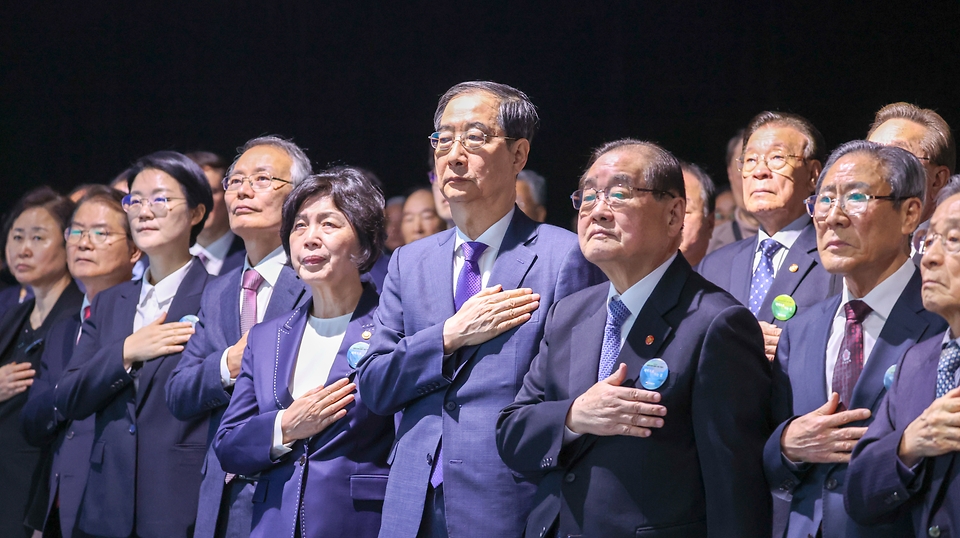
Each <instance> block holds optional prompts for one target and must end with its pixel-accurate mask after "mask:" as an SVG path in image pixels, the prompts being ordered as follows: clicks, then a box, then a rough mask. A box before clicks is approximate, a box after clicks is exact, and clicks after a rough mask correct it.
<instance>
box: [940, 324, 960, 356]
mask: <svg viewBox="0 0 960 538" xmlns="http://www.w3.org/2000/svg"><path fill="white" fill-rule="evenodd" d="M950 342H957V345H960V339H958V338H955V337H954V336H953V330H952V329H950V327H947V330H946V332H944V333H943V344H942V345H941V346H940V350H941V351H942V350H943V348H945V347H947V344H949V343H950Z"/></svg>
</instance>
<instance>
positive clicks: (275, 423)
mask: <svg viewBox="0 0 960 538" xmlns="http://www.w3.org/2000/svg"><path fill="white" fill-rule="evenodd" d="M383 221H384V216H383V196H382V195H381V194H380V191H379V190H378V189H377V188H376V187H374V186H373V185H372V184H371V183H370V182H369V180H367V179H366V178H365V177H364V175H363V174H362V173H360V172H359V171H358V170H356V169H353V168H348V167H337V168H332V169H330V170H327V171H325V172H322V173H320V174H318V175H314V176H310V177H308V178H306V179H305V180H304V181H303V182H302V183H300V184H299V185H297V186H296V187H295V188H294V190H293V192H292V193H290V196H289V197H288V198H287V201H286V202H285V203H284V206H283V221H282V224H281V230H280V235H281V239H282V241H283V246H284V250H286V252H287V255H288V256H289V258H290V262H291V263H292V265H293V269H294V270H295V271H296V272H297V275H298V276H299V277H300V278H301V279H302V280H303V281H304V283H306V284H307V285H308V286H309V287H310V290H311V291H312V294H313V298H312V299H311V300H309V301H307V302H306V303H304V304H303V305H302V306H300V307H299V308H297V309H296V310H294V311H293V312H292V313H291V314H288V315H284V316H281V317H278V318H275V319H273V320H269V321H265V322H263V323H261V324H259V325H256V326H254V327H253V328H252V329H251V331H250V336H249V338H248V340H247V348H246V350H245V351H244V354H243V366H242V370H241V373H240V377H239V378H238V379H237V383H236V385H235V387H234V392H233V397H232V398H231V400H230V405H229V407H227V410H226V412H225V414H224V416H223V420H222V422H221V424H220V429H219V431H217V435H216V438H215V439H214V449H215V450H216V453H217V457H218V458H219V459H220V463H221V465H222V466H223V469H224V471H226V472H227V473H235V474H236V475H248V476H249V475H254V474H259V480H258V482H257V488H256V491H255V493H254V498H253V502H254V509H253V525H252V531H251V536H252V537H273V536H293V535H294V533H296V535H298V536H303V537H324V538H329V537H340V536H342V537H350V538H365V537H370V538H373V537H375V536H377V533H378V532H379V529H380V513H381V509H382V506H383V496H384V492H385V491H386V485H387V474H388V465H387V454H388V453H389V451H390V446H391V445H392V444H393V439H394V423H393V418H392V417H382V416H378V415H375V414H373V413H372V412H371V411H370V410H369V409H367V407H366V406H365V405H364V404H363V402H362V401H361V399H360V396H359V394H356V385H355V384H354V383H353V376H354V374H355V368H356V365H357V362H358V361H359V360H360V358H361V357H363V355H364V354H365V352H366V350H367V347H368V341H369V340H370V337H371V336H372V335H373V327H374V324H373V315H374V312H375V311H376V307H377V303H378V301H379V297H378V296H377V293H376V291H375V289H374V287H373V286H372V285H370V284H365V283H363V282H362V281H361V278H360V275H361V273H363V272H366V271H368V270H369V269H370V268H371V267H373V265H374V263H375V262H376V260H377V256H379V254H380V252H381V251H382V248H383V242H384V239H385V235H386V234H385V232H384V227H383ZM228 479H230V475H228ZM241 479H242V477H241Z"/></svg>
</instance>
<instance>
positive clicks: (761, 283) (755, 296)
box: [750, 238, 783, 316]
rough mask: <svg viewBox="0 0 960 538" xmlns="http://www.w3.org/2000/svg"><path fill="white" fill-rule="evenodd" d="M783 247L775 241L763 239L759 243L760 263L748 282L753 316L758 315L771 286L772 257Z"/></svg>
mask: <svg viewBox="0 0 960 538" xmlns="http://www.w3.org/2000/svg"><path fill="white" fill-rule="evenodd" d="M781 248H783V245H781V244H780V243H778V242H777V240H776V239H769V238H767V239H764V240H763V241H761V242H760V263H759V264H757V270H756V271H754V272H753V281H751V282H750V311H751V312H753V315H754V316H759V315H760V305H762V304H763V300H764V299H766V297H767V292H768V291H770V285H771V284H773V257H774V256H775V255H776V254H777V251H778V250H780V249H781Z"/></svg>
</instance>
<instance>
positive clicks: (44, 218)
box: [0, 187, 83, 537]
mask: <svg viewBox="0 0 960 538" xmlns="http://www.w3.org/2000/svg"><path fill="white" fill-rule="evenodd" d="M72 212H73V202H71V201H70V200H69V199H68V198H66V197H64V196H60V195H59V194H57V193H56V192H54V191H53V190H52V189H50V188H49V187H42V188H40V189H37V190H35V191H32V192H30V193H27V195H25V196H24V197H23V198H21V199H20V201H19V202H17V205H16V207H14V210H13V211H12V212H11V213H10V216H9V217H8V218H7V221H6V223H5V224H4V232H5V233H4V236H5V237H6V245H5V247H6V248H5V255H6V261H7V266H8V267H9V268H10V272H11V273H13V276H14V278H16V279H17V282H18V283H19V284H21V285H23V286H30V287H31V288H33V293H34V297H33V298H31V299H28V300H25V301H24V302H23V303H22V304H20V305H18V306H16V307H14V308H11V309H10V310H8V311H7V312H6V313H5V314H4V315H3V318H2V319H0V476H2V477H3V487H0V536H5V537H6V536H10V537H16V536H30V534H31V532H32V530H31V528H28V527H27V526H26V525H25V524H24V523H25V521H24V520H25V518H26V519H27V521H26V523H27V524H29V525H30V527H32V528H40V527H41V526H42V516H41V517H40V518H35V517H30V516H31V513H30V512H28V508H29V507H30V506H31V499H32V498H33V497H34V496H35V495H36V494H37V489H38V487H39V485H40V483H41V482H42V480H43V479H42V476H41V474H42V471H43V466H42V465H40V462H41V461H43V459H44V457H45V453H44V451H43V450H41V449H39V448H36V447H33V446H30V445H29V444H28V443H27V440H26V439H25V438H24V436H23V434H22V433H21V432H20V410H21V409H22V408H23V406H24V404H25V403H26V401H27V396H28V389H30V386H31V385H32V384H33V382H34V378H35V376H36V371H37V367H38V364H39V361H40V355H41V353H42V352H43V348H44V342H45V340H46V336H47V333H48V332H49V331H50V328H51V327H52V326H53V325H54V324H55V323H56V322H57V321H58V320H59V319H61V318H62V317H65V316H68V315H70V314H72V313H74V312H76V311H77V310H79V309H80V302H81V301H82V300H83V294H82V293H81V292H80V289H79V288H77V285H76V284H75V283H74V282H73V280H72V279H71V278H70V273H68V272H67V254H66V249H65V248H64V240H63V230H64V228H66V227H67V223H68V222H69V220H70V214H71V213H72ZM38 520H39V521H38Z"/></svg>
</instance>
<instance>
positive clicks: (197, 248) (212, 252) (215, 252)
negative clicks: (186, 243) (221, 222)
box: [190, 230, 236, 260]
mask: <svg viewBox="0 0 960 538" xmlns="http://www.w3.org/2000/svg"><path fill="white" fill-rule="evenodd" d="M234 237H236V235H234V233H233V232H231V231H230V230H227V233H225V234H223V235H222V236H220V238H219V239H217V240H216V241H214V242H213V243H210V244H209V245H207V246H205V247H204V246H202V245H200V243H194V244H193V246H192V247H190V254H193V255H194V256H196V255H197V254H199V253H201V252H203V253H204V254H206V255H207V257H208V258H215V259H218V260H222V259H224V258H226V257H227V252H228V251H229V250H230V245H232V244H233V238H234Z"/></svg>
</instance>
